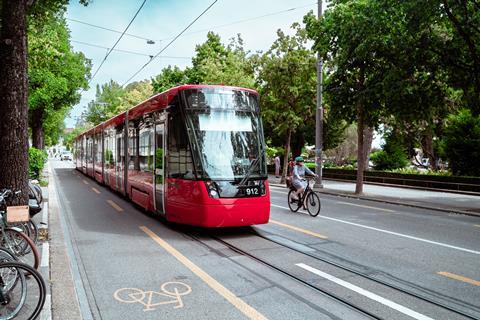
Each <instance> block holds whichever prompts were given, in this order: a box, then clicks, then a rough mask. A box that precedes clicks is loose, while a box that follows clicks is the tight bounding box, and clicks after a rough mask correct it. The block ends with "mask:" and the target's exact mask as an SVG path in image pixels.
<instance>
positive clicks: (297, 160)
mask: <svg viewBox="0 0 480 320" xmlns="http://www.w3.org/2000/svg"><path fill="white" fill-rule="evenodd" d="M295 161H296V162H303V157H296V158H295Z"/></svg>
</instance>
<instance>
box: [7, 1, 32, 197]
mask: <svg viewBox="0 0 480 320" xmlns="http://www.w3.org/2000/svg"><path fill="white" fill-rule="evenodd" d="M0 6H1V7H0V19H1V20H0V23H1V25H0V61H1V62H0V79H1V81H0V147H1V148H2V152H0V188H11V189H13V190H14V191H16V190H22V194H21V195H20V196H17V197H12V198H10V199H9V204H23V205H25V204H27V203H28V106H27V89H28V87H27V34H26V33H27V31H26V30H27V25H26V15H27V0H16V1H1V2H0Z"/></svg>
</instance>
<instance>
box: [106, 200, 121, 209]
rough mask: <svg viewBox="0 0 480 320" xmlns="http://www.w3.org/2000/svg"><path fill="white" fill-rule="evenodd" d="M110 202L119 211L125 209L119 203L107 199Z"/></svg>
mask: <svg viewBox="0 0 480 320" xmlns="http://www.w3.org/2000/svg"><path fill="white" fill-rule="evenodd" d="M107 202H108V204H109V205H111V206H112V207H113V208H114V209H115V210H117V211H118V212H122V211H123V209H122V207H120V206H119V205H118V204H116V203H115V202H113V201H112V200H107Z"/></svg>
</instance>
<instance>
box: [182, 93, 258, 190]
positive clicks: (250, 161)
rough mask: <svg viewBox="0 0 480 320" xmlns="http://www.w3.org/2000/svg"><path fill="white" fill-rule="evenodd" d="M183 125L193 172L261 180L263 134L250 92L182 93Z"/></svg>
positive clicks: (224, 177)
mask: <svg viewBox="0 0 480 320" xmlns="http://www.w3.org/2000/svg"><path fill="white" fill-rule="evenodd" d="M186 101H187V106H186V108H185V109H186V116H187V126H189V127H190V129H191V130H190V139H191V141H192V144H193V145H194V148H193V149H194V150H193V153H194V157H195V159H196V160H197V161H196V163H195V164H196V166H197V173H199V175H200V176H201V177H202V178H204V179H212V180H226V181H234V180H237V181H239V180H241V179H243V178H244V177H245V176H246V175H247V174H248V175H249V178H251V179H258V178H265V177H266V176H267V174H266V168H265V155H264V152H262V149H263V132H262V128H261V121H260V116H259V113H258V104H257V98H256V96H255V95H254V94H253V93H250V92H246V91H240V90H226V89H197V90H188V91H187V92H186ZM257 159H258V160H257Z"/></svg>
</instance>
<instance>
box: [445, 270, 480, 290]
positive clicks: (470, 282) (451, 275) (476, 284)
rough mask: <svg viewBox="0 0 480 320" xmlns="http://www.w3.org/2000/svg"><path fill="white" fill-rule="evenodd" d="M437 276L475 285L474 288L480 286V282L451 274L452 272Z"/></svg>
mask: <svg viewBox="0 0 480 320" xmlns="http://www.w3.org/2000/svg"><path fill="white" fill-rule="evenodd" d="M437 274H439V275H442V276H445V277H448V278H451V279H455V280H458V281H462V282H466V283H469V284H473V285H474V286H480V281H477V280H473V279H470V278H467V277H464V276H460V275H458V274H454V273H450V272H446V271H441V272H437Z"/></svg>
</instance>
